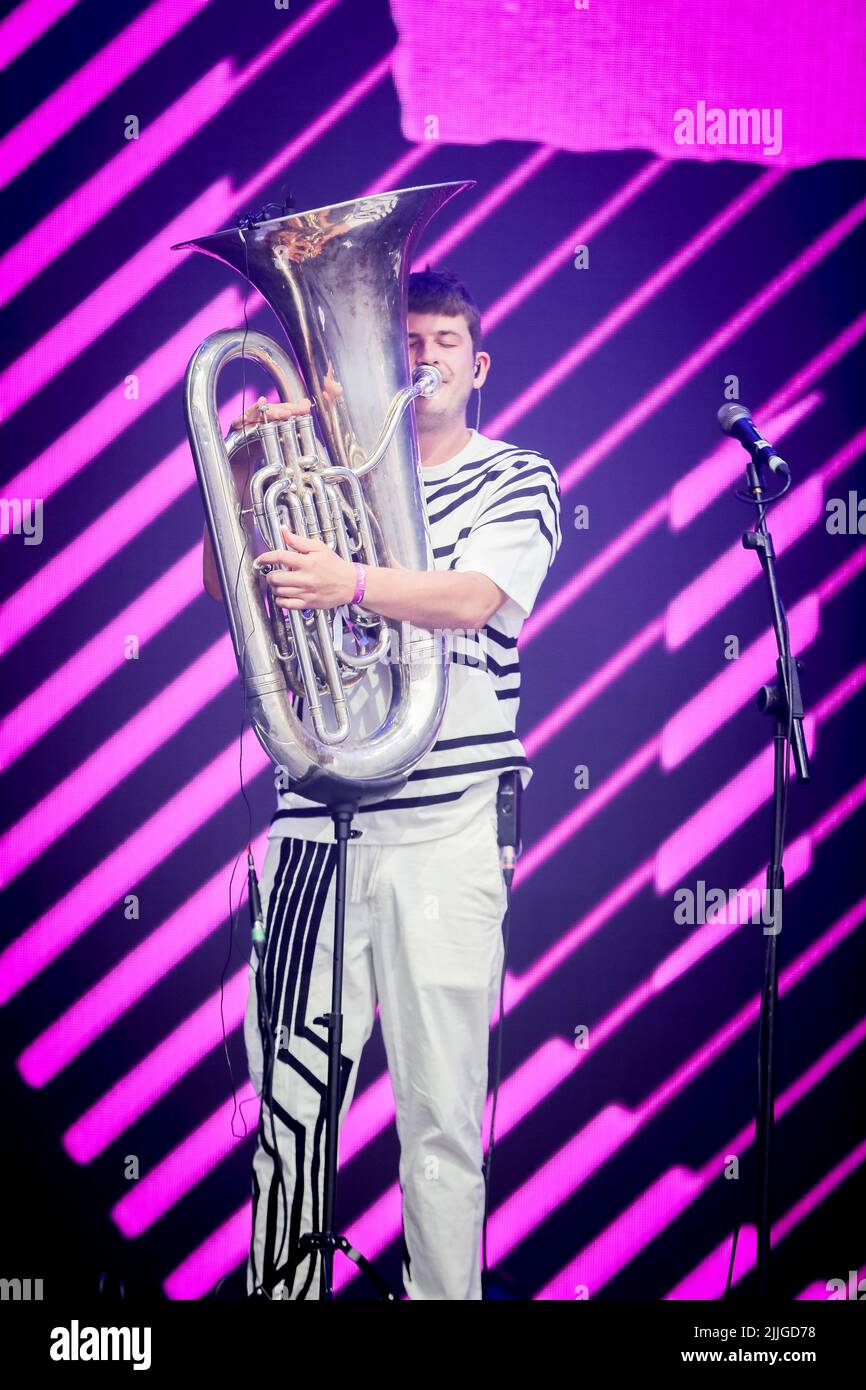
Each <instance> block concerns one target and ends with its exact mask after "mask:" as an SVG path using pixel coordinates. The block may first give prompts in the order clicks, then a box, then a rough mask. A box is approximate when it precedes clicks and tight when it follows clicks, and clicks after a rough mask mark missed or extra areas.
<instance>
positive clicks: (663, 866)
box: [654, 716, 816, 893]
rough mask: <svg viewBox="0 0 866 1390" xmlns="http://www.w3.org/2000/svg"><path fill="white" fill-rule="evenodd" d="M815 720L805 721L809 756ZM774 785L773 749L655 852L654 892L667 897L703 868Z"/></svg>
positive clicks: (752, 764)
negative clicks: (675, 886) (671, 891)
mask: <svg viewBox="0 0 866 1390" xmlns="http://www.w3.org/2000/svg"><path fill="white" fill-rule="evenodd" d="M815 723H816V721H815V719H814V716H807V718H806V719H804V720H803V732H804V734H805V736H806V743H807V746H808V747H809V750H810V753H811V750H812V747H813V743H814V728H815ZM772 784H773V749H772V748H765V749H763V750H762V751H761V752H760V753H759V754H758V756H757V757H756V758H753V759H752V761H751V762H750V763H747V764H746V766H745V767H744V768H743V769H742V770H741V771H740V772H738V773H737V775H736V776H735V777H732V778H731V779H730V781H729V782H726V783H725V785H724V786H723V787H721V788H720V789H719V791H717V792H716V793H715V795H714V796H711V797H710V799H709V801H706V802H704V804H703V806H702V807H701V808H700V810H699V811H696V812H695V814H694V815H693V816H690V817H689V818H688V820H685V821H683V823H682V825H680V826H679V827H678V828H677V830H676V831H675V833H674V834H673V835H671V836H669V837H668V839H667V840H665V841H664V843H663V844H662V845H660V846H659V848H658V850H657V852H656V863H655V875H654V878H655V883H654V887H655V891H656V892H657V893H665V892H667V891H668V890H670V889H671V888H672V887H673V886H674V884H677V883H683V882H685V879H686V875H687V874H688V873H689V872H690V870H691V869H693V868H694V866H695V865H696V864H700V863H701V862H702V861H703V860H704V859H705V858H706V857H707V855H708V854H710V852H711V851H712V850H713V849H715V848H716V846H717V845H719V844H722V843H723V842H724V841H725V840H726V839H728V837H729V836H730V835H733V834H734V832H735V831H736V830H738V829H739V827H740V826H741V825H744V824H745V823H746V821H747V820H748V819H749V817H750V816H752V815H754V813H755V811H757V810H758V808H759V807H760V806H763V804H764V802H765V801H766V799H767V792H768V787H769V788H772Z"/></svg>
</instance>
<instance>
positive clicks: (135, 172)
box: [0, 0, 340, 305]
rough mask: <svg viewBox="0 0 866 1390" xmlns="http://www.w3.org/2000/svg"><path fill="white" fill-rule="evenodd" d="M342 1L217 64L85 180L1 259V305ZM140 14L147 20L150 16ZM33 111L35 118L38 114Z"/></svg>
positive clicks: (325, 4)
mask: <svg viewBox="0 0 866 1390" xmlns="http://www.w3.org/2000/svg"><path fill="white" fill-rule="evenodd" d="M169 3H170V4H171V0H169ZM339 3H340V0H320V3H319V4H318V5H316V6H313V7H312V8H311V9H310V10H308V11H307V13H306V14H304V15H303V16H302V17H301V18H300V19H299V20H297V21H296V22H295V23H294V24H292V25H289V26H288V27H287V28H286V30H285V32H284V33H282V34H280V35H279V37H278V38H277V39H276V40H275V41H274V42H273V43H272V44H270V46H269V47H268V48H267V49H266V50H265V51H264V53H262V54H260V55H259V56H258V57H257V58H256V59H255V60H254V61H253V62H252V63H250V64H249V66H248V67H246V68H244V69H243V70H242V71H241V72H239V73H237V72H236V71H235V64H234V60H233V59H224V60H223V61H222V62H219V63H217V64H216V65H215V66H214V67H213V68H211V70H210V71H209V72H207V73H205V75H204V77H201V78H199V80H198V81H197V82H195V83H194V84H193V85H192V87H189V88H187V90H186V91H185V92H183V93H181V95H180V96H179V97H178V99H177V100H176V101H175V102H174V103H173V104H172V105H171V106H169V107H166V109H165V110H164V111H162V112H161V113H160V114H159V115H158V116H157V117H156V118H155V119H154V120H153V121H151V123H150V125H149V126H148V128H147V135H146V138H145V139H143V140H136V141H130V142H124V148H123V149H121V150H120V151H119V152H118V153H117V154H116V155H115V156H114V158H113V159H110V160H109V161H108V163H107V164H104V165H103V166H102V168H101V169H98V170H97V172H96V173H95V174H93V175H91V177H90V178H89V179H87V180H86V181H85V182H84V183H82V184H80V185H79V187H78V188H76V189H75V190H74V192H72V193H71V194H70V195H69V197H68V198H65V199H64V200H63V202H62V203H59V204H58V205H57V206H56V207H55V208H54V209H53V211H52V212H50V213H49V214H48V215H47V216H46V217H44V218H42V220H41V221H40V222H38V223H37V224H36V226H34V227H32V228H31V229H30V230H29V231H28V232H27V233H26V234H25V236H24V237H23V238H22V239H21V240H20V241H19V242H17V243H16V244H15V245H14V246H13V247H12V249H11V250H10V251H8V252H7V253H6V254H5V255H4V256H3V257H2V259H0V305H3V304H6V303H7V302H8V301H9V300H10V299H12V298H13V297H14V296H15V295H16V294H18V293H20V291H21V290H22V289H24V288H25V286H27V285H29V284H30V282H31V281H32V280H34V279H35V278H36V276H37V275H39V273H40V272H41V271H42V270H44V269H45V267H46V266H49V265H53V264H55V263H56V262H57V260H58V259H59V257H60V256H61V255H62V254H63V252H64V251H66V250H68V249H69V247H70V246H72V245H74V244H75V242H76V241H78V240H80V238H81V237H82V236H84V234H85V233H86V232H88V231H89V230H90V228H91V227H93V226H95V224H96V223H97V222H98V221H99V220H100V218H102V217H105V216H106V215H107V214H108V213H109V212H111V210H112V209H113V208H115V207H116V206H117V204H118V203H119V202H120V201H121V200H122V199H123V198H125V197H126V195H127V194H128V193H130V192H132V190H133V189H135V188H137V187H138V186H139V185H140V184H141V183H143V182H144V181H145V180H146V179H147V178H148V177H149V176H150V174H152V173H153V171H154V170H155V169H158V168H159V167H160V166H161V165H162V164H163V163H165V161H166V160H167V159H169V158H170V157H171V156H172V155H173V154H175V153H176V152H177V150H178V149H180V148H182V147H183V146H184V145H185V144H186V142H187V140H189V139H191V138H192V137H193V136H194V135H196V134H198V133H199V132H200V131H201V130H203V129H204V127H205V126H207V125H208V124H209V123H210V121H211V120H212V119H213V117H214V116H216V115H218V114H219V113H220V112H221V111H223V110H224V109H225V107H227V106H228V105H230V103H231V102H232V101H233V100H234V99H235V98H236V97H237V96H238V95H240V93H241V92H242V91H244V89H245V88H246V87H247V86H249V84H250V82H252V81H253V79H254V78H255V77H257V76H259V75H260V74H261V73H262V72H263V71H265V69H266V68H268V67H269V66H270V65H271V64H272V63H273V62H275V61H276V59H277V58H279V57H281V56H282V54H283V53H284V52H285V51H286V50H287V49H288V48H290V47H291V46H292V45H293V44H295V43H297V41H298V39H299V38H301V37H302V36H303V35H304V34H305V33H306V32H307V31H308V30H309V29H310V28H311V27H312V25H313V24H315V23H316V22H317V20H318V19H320V18H321V17H322V16H323V15H324V14H327V12H328V11H329V10H331V9H333V8H334V6H335V5H337V4H339ZM141 18H142V19H145V18H146V16H141ZM121 37H123V36H121ZM97 56H99V55H97ZM92 61H95V60H92ZM55 95H57V94H55ZM85 99H86V92H85ZM52 100H53V98H52ZM35 115H36V116H37V117H38V116H39V113H35ZM37 129H38V130H39V131H40V132H41V130H42V124H41V121H38V120H37ZM52 132H53V127H52V125H51V121H50V119H49V122H48V131H47V137H48V142H49V143H50V142H51V139H52V138H56V136H52ZM13 133H14V132H13Z"/></svg>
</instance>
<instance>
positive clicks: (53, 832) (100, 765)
mask: <svg viewBox="0 0 866 1390" xmlns="http://www.w3.org/2000/svg"><path fill="white" fill-rule="evenodd" d="M236 676H237V664H236V662H235V656H234V649H233V647H232V643H231V638H230V637H229V635H228V633H226V634H225V635H224V636H222V637H220V638H219V640H218V641H216V642H214V643H213V645H212V646H211V647H209V648H208V650H207V651H206V652H203V653H202V655H201V656H199V657H197V658H196V660H195V661H192V662H191V663H190V665H189V666H187V667H186V668H185V669H184V670H183V671H182V672H181V674H180V675H179V676H177V677H176V678H175V679H174V680H172V681H169V682H168V684H167V685H165V686H163V687H162V689H161V690H160V691H159V694H158V695H155V696H154V697H153V699H152V700H151V701H150V702H149V703H148V704H147V705H145V706H144V707H143V708H142V709H140V710H138V712H137V713H136V714H134V715H133V717H132V718H131V719H128V720H127V721H126V723H125V724H123V725H122V726H121V727H120V728H119V729H117V730H116V731H115V732H114V733H113V734H112V735H111V736H110V737H109V738H107V739H105V741H104V742H103V743H101V744H100V745H99V747H98V748H97V749H96V750H95V751H94V752H93V753H92V754H91V755H90V757H89V758H86V759H85V761H84V762H83V763H80V764H79V766H78V767H77V768H76V769H75V770H74V772H71V773H69V775H68V776H66V777H64V778H62V779H61V780H60V781H59V782H58V783H57V784H56V785H55V786H53V787H52V788H51V789H50V791H48V792H47V793H46V794H45V796H44V797H42V799H41V801H38V802H36V804H35V805H34V806H31V808H30V810H29V811H27V812H26V814H25V815H23V816H22V817H21V818H20V820H18V821H16V822H15V824H14V825H13V826H11V827H10V828H9V830H7V831H6V832H5V834H3V835H0V889H3V888H6V887H8V885H9V884H10V883H11V882H12V880H13V879H14V878H16V877H17V875H18V874H20V873H22V872H23V871H24V869H26V868H28V867H29V865H31V864H32V863H33V862H34V860H36V859H38V858H39V856H40V855H42V854H44V853H45V851H46V849H48V848H50V846H52V845H53V844H55V843H56V842H57V841H58V840H59V839H60V838H61V837H62V836H63V835H64V834H65V833H66V831H67V830H68V829H69V827H70V826H71V825H75V824H77V822H78V821H80V820H82V819H83V818H84V816H86V815H87V814H88V812H89V811H91V810H92V809H93V807H94V806H95V805H96V803H97V802H98V801H101V800H102V799H103V798H104V797H106V796H108V795H109V794H110V793H111V792H112V791H114V789H115V787H117V786H118V784H119V783H121V782H122V781H124V779H125V778H128V776H129V774H130V773H131V772H134V771H135V769H136V768H138V767H140V766H141V764H142V763H143V762H144V761H145V759H146V758H149V757H152V756H153V754H154V753H156V752H158V751H159V749H160V748H162V747H163V745H164V744H165V743H167V742H168V740H169V739H170V738H173V737H174V735H175V734H177V732H178V731H179V730H180V729H181V728H183V726H184V725H185V724H187V723H189V721H190V719H192V718H193V716H194V715H195V714H197V713H198V711H199V710H200V709H202V708H203V706H204V705H206V704H207V703H208V702H209V701H210V700H213V699H214V698H215V696H217V695H218V694H219V693H220V692H221V691H222V690H224V689H225V687H226V686H227V685H229V684H231V682H232V681H233V680H234V679H235V677H236Z"/></svg>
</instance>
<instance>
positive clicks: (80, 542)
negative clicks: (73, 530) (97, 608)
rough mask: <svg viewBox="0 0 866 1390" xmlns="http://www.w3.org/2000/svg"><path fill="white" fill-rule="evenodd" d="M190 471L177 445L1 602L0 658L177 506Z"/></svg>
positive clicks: (183, 449) (186, 450)
mask: <svg viewBox="0 0 866 1390" xmlns="http://www.w3.org/2000/svg"><path fill="white" fill-rule="evenodd" d="M190 472H191V468H190V459H189V445H188V444H186V443H184V444H178V446H177V448H175V449H174V450H173V451H172V452H171V453H170V454H169V455H168V456H167V457H166V458H164V459H163V460H162V462H161V463H158V464H157V465H156V467H155V468H152V469H151V470H150V472H149V473H147V474H146V475H145V476H144V477H143V478H142V479H141V481H140V482H138V483H136V484H135V486H134V487H131V488H130V489H129V491H128V492H127V493H125V494H124V495H123V496H122V497H119V498H118V499H117V501H116V502H115V503H114V504H113V505H112V506H111V507H109V508H108V509H107V510H106V511H101V512H98V513H97V516H96V520H95V521H92V522H91V524H90V525H89V526H88V527H86V529H85V530H84V531H80V532H79V534H78V535H77V536H76V537H75V540H73V541H70V543H69V545H67V546H65V547H64V548H63V549H62V550H61V551H59V552H58V554H57V555H55V556H54V558H53V559H51V560H49V561H48V563H47V564H45V565H42V566H41V567H40V568H39V569H38V570H37V571H36V573H35V574H34V575H33V576H32V578H30V579H28V580H27V581H26V582H25V583H24V584H22V585H21V587H20V588H19V589H18V590H17V592H15V593H14V594H13V595H12V596H11V598H8V599H6V601H5V603H3V604H0V656H5V655H6V653H7V652H8V651H10V649H11V648H12V647H14V646H15V644H16V643H17V642H19V641H20V640H21V638H22V637H26V636H27V634H28V633H29V632H31V631H32V630H33V628H34V627H36V625H37V624H38V623H41V622H42V620H43V619H44V618H46V617H47V616H48V615H49V614H52V613H54V612H56V610H57V609H58V607H59V606H60V604H61V603H63V602H65V601H66V599H68V598H69V597H70V595H71V594H74V593H75V591H76V590H77V589H80V588H81V586H82V585H83V584H86V583H87V581H88V579H90V578H91V577H92V575H94V574H95V573H96V571H97V570H98V569H101V567H102V566H103V565H105V564H107V563H108V561H109V560H112V559H114V557H115V556H116V555H117V553H118V550H119V549H120V548H121V547H122V546H125V545H127V544H129V542H130V541H132V540H134V539H135V537H136V536H137V535H138V534H139V533H140V532H141V531H142V530H143V529H144V527H145V526H147V525H149V524H150V523H151V522H153V521H155V520H156V518H157V517H158V516H161V515H162V513H163V512H165V511H166V510H167V509H168V507H170V506H171V504H172V503H173V502H176V501H177V499H178V498H179V497H181V496H182V495H183V493H185V492H186V490H187V488H189V487H190V486H191V485H192V484H193V482H194V478H191V477H190Z"/></svg>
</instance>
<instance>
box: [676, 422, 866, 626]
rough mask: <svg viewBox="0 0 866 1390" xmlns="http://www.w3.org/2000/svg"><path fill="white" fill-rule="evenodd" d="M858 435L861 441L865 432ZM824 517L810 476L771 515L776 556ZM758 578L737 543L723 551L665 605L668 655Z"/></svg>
mask: <svg viewBox="0 0 866 1390" xmlns="http://www.w3.org/2000/svg"><path fill="white" fill-rule="evenodd" d="M863 435H864V438H866V430H864V431H863ZM823 515H824V487H823V483H822V480H821V476H820V474H817V475H816V474H812V476H811V477H810V478H805V479H804V480H803V482H801V483H798V484H797V486H796V488H794V490H793V491H792V492H790V493H789V494H788V496H787V497H786V498H785V500H784V501H783V502H780V503H778V505H777V506H776V507H775V508H774V509H773V520H772V527H773V544H774V545H775V547H776V553H777V555H781V554H782V553H783V552H784V551H785V550H787V549H788V547H789V546H791V545H793V544H794V543H795V542H796V541H798V540H799V539H800V537H801V536H802V535H804V533H805V532H806V531H808V529H809V527H810V526H814V525H815V523H816V522H817V521H818V520H819V519H820V518H822V517H823ZM750 560H751V561H752V563H751V564H749V561H750ZM760 572H761V570H760V566H759V565H757V564H756V563H755V556H754V555H753V554H752V553H751V552H750V551H748V550H744V549H743V546H742V544H741V543H740V542H739V541H737V543H736V544H735V545H732V546H730V548H729V549H728V550H726V551H724V552H723V553H722V554H721V555H720V556H719V558H718V559H717V560H715V561H714V562H713V564H711V565H708V566H707V568H706V569H705V570H704V571H703V573H702V574H699V575H698V577H697V579H695V580H693V582H692V583H691V584H687V585H686V587H685V588H684V589H681V590H680V592H679V593H678V594H677V596H676V598H674V599H672V600H671V602H670V603H669V604H668V606H667V609H666V611H665V646H666V647H667V649H668V651H677V650H678V649H679V648H680V647H682V646H685V644H686V642H688V641H689V640H690V638H692V637H694V635H695V633H696V632H699V631H700V629H701V628H702V627H704V625H705V624H706V623H708V622H709V621H710V619H711V618H713V617H714V616H715V615H716V613H719V612H721V610H722V609H723V608H724V607H726V606H727V604H729V603H733V601H734V600H735V599H736V598H737V596H738V595H739V594H742V593H743V592H744V591H745V590H746V589H747V588H748V587H749V585H750V584H751V583H752V582H753V581H754V579H755V577H756V575H759V574H760Z"/></svg>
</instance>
